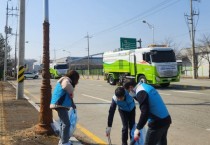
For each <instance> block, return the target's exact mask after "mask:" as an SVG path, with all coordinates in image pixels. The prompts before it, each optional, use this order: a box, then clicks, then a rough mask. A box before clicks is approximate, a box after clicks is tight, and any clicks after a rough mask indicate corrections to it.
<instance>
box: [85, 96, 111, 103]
mask: <svg viewBox="0 0 210 145" xmlns="http://www.w3.org/2000/svg"><path fill="white" fill-rule="evenodd" d="M82 95H83V96H85V97H89V98H93V99H96V100H101V101H104V102H107V103H111V101H108V100H105V99H101V98H97V97H93V96H90V95H87V94H82Z"/></svg>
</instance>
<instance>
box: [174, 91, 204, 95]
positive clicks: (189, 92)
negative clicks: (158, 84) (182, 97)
mask: <svg viewBox="0 0 210 145" xmlns="http://www.w3.org/2000/svg"><path fill="white" fill-rule="evenodd" d="M173 92H180V93H188V94H205V93H198V92H191V91H173Z"/></svg>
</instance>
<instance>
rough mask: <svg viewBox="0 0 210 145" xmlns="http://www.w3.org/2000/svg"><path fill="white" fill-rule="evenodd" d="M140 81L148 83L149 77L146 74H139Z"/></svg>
mask: <svg viewBox="0 0 210 145" xmlns="http://www.w3.org/2000/svg"><path fill="white" fill-rule="evenodd" d="M139 82H142V83H147V79H146V77H145V76H144V75H141V76H139Z"/></svg>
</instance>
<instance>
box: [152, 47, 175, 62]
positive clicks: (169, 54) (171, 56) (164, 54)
mask: <svg viewBox="0 0 210 145" xmlns="http://www.w3.org/2000/svg"><path fill="white" fill-rule="evenodd" d="M150 53H151V58H152V62H176V57H175V53H174V51H173V50H169V51H157V50H152V51H151V52H150Z"/></svg>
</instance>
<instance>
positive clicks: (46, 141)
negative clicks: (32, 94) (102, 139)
mask: <svg viewBox="0 0 210 145" xmlns="http://www.w3.org/2000/svg"><path fill="white" fill-rule="evenodd" d="M38 118H39V113H38V111H37V110H36V109H35V108H34V106H33V105H31V104H30V103H29V102H28V100H27V99H19V100H16V90H15V88H14V87H13V86H12V85H11V84H9V83H8V82H0V145H23V144H24V145H39V144H42V145H57V144H58V141H59V137H58V136H55V135H52V136H45V135H36V134H35V133H34V126H35V125H36V124H37V123H38ZM76 142H77V143H76V144H78V141H76Z"/></svg>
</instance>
